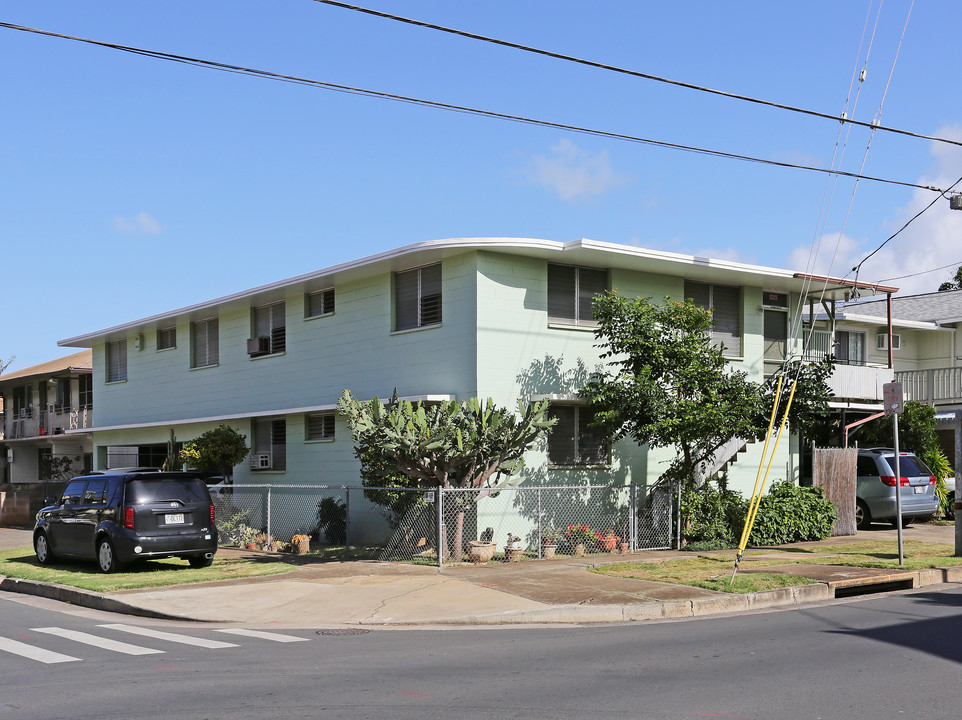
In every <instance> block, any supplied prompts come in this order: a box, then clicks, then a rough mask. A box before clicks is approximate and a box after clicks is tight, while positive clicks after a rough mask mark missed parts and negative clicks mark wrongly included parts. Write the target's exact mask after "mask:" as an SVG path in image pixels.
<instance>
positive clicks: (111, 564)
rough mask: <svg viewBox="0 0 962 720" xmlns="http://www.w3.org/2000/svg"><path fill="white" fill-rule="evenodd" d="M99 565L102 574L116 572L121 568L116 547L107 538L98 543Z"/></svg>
mask: <svg viewBox="0 0 962 720" xmlns="http://www.w3.org/2000/svg"><path fill="white" fill-rule="evenodd" d="M97 564H98V565H99V566H100V572H103V573H112V572H116V571H117V568H118V567H119V565H118V563H117V556H116V555H115V554H114V546H113V545H111V543H110V540H108V539H107V538H101V539H100V541H99V542H98V543H97Z"/></svg>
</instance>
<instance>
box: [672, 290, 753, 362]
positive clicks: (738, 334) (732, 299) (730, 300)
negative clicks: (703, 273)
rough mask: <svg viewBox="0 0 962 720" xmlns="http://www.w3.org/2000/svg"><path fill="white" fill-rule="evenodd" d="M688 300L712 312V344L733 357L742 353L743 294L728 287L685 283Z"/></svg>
mask: <svg viewBox="0 0 962 720" xmlns="http://www.w3.org/2000/svg"><path fill="white" fill-rule="evenodd" d="M685 298H687V299H689V300H691V301H692V302H693V303H695V305H697V306H698V307H702V308H705V309H706V310H711V317H712V329H711V337H712V342H713V343H714V344H715V345H717V346H719V347H721V348H722V352H723V353H724V354H725V355H728V356H730V357H740V356H741V354H742V292H741V288H737V287H731V286H729V285H711V284H709V283H701V282H695V281H693V280H685Z"/></svg>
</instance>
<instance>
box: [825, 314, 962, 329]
mask: <svg viewBox="0 0 962 720" xmlns="http://www.w3.org/2000/svg"><path fill="white" fill-rule="evenodd" d="M817 318H818V319H819V320H828V317H827V316H823V315H821V314H819V315H818V316H817ZM835 321H836V322H839V321H847V322H860V323H865V324H866V325H884V326H887V325H888V324H889V321H888V318H884V317H878V316H877V315H852V314H847V313H840V314H839V315H837V316H836V318H835ZM892 327H897V328H904V329H906V330H952V329H953V328H946V327H942V326H941V325H939V324H938V323H935V322H926V321H922V320H899V319H898V318H892Z"/></svg>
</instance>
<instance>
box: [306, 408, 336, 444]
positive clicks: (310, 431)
mask: <svg viewBox="0 0 962 720" xmlns="http://www.w3.org/2000/svg"><path fill="white" fill-rule="evenodd" d="M305 425H306V428H307V431H306V435H305V437H306V439H307V440H333V439H334V413H317V414H315V415H308V416H307V419H306V422H305Z"/></svg>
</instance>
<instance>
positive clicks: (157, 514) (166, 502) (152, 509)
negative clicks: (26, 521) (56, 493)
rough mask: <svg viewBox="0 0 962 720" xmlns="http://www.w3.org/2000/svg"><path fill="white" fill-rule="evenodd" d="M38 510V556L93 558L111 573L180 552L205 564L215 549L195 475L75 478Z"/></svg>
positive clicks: (194, 563)
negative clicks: (61, 492) (58, 496)
mask: <svg viewBox="0 0 962 720" xmlns="http://www.w3.org/2000/svg"><path fill="white" fill-rule="evenodd" d="M47 502H48V506H47V507H45V508H43V509H42V510H40V512H38V513H37V522H36V525H35V526H34V530H33V547H34V551H35V552H36V554H37V561H38V562H39V563H40V564H41V565H47V564H49V563H51V562H53V560H54V559H57V558H77V559H83V560H96V561H97V564H98V565H99V566H100V570H101V571H102V572H105V573H109V572H114V571H115V570H117V569H118V568H119V567H120V566H121V565H124V564H126V563H130V562H133V561H135V560H144V559H148V558H162V557H181V558H185V559H186V560H187V561H188V562H189V563H190V566H191V567H207V566H209V565H210V564H211V563H212V562H213V560H214V553H215V552H216V551H217V526H216V525H215V524H214V503H213V502H212V501H211V498H210V493H209V492H208V491H207V485H206V483H205V482H204V478H203V476H201V475H198V474H196V473H158V472H151V473H139V472H124V473H116V474H111V473H110V472H109V471H108V473H106V474H103V475H90V476H87V477H78V478H74V479H73V480H71V481H70V482H69V483H67V487H66V488H65V489H64V491H63V495H61V496H60V498H59V499H54V498H49V499H48V501H47Z"/></svg>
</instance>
